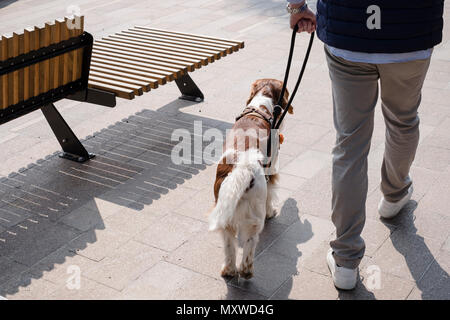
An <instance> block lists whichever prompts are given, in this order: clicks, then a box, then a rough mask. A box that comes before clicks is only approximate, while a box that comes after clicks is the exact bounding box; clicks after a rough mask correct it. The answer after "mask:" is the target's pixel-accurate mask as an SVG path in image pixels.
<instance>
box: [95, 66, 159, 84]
mask: <svg viewBox="0 0 450 320" xmlns="http://www.w3.org/2000/svg"><path fill="white" fill-rule="evenodd" d="M91 65H92V66H94V67H100V68H104V69H110V70H114V71H120V72H127V73H130V74H135V75H138V76H143V77H149V78H152V79H155V80H156V81H158V84H161V85H163V84H166V83H167V80H166V78H165V77H162V76H160V75H156V74H152V73H150V72H146V71H142V70H139V69H135V68H128V67H127V65H125V66H124V64H122V65H117V64H112V63H109V62H107V61H106V63H105V62H104V61H100V62H96V61H92V62H91Z"/></svg>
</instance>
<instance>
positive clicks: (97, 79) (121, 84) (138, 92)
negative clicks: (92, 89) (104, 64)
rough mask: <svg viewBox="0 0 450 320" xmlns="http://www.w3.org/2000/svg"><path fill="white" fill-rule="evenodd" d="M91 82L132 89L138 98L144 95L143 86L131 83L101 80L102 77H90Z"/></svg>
mask: <svg viewBox="0 0 450 320" xmlns="http://www.w3.org/2000/svg"><path fill="white" fill-rule="evenodd" d="M89 80H90V81H94V82H98V83H104V84H107V85H112V86H116V87H120V88H124V89H131V90H133V92H134V94H135V95H137V96H141V95H142V94H143V89H142V86H139V85H136V84H130V83H126V82H122V81H117V80H111V79H107V78H100V77H96V76H90V77H89Z"/></svg>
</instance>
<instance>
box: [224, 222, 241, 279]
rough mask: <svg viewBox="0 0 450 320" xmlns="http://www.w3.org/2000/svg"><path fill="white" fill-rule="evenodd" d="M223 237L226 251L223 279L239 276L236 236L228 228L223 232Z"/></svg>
mask: <svg viewBox="0 0 450 320" xmlns="http://www.w3.org/2000/svg"><path fill="white" fill-rule="evenodd" d="M222 236H223V242H224V249H225V262H224V264H223V268H222V272H221V275H222V277H234V276H235V275H237V269H236V246H237V243H236V242H237V240H236V235H235V232H233V231H232V230H230V229H228V228H227V229H225V230H222Z"/></svg>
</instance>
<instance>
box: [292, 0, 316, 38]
mask: <svg viewBox="0 0 450 320" xmlns="http://www.w3.org/2000/svg"><path fill="white" fill-rule="evenodd" d="M289 6H290V7H291V8H300V7H302V6H303V3H300V4H290V5H289ZM290 24H291V29H294V27H295V25H298V32H299V33H300V32H304V31H306V32H308V33H311V32H313V31H315V30H316V15H315V14H314V12H312V11H311V10H309V8H308V9H306V10H305V11H303V12H301V13H296V14H291V21H290Z"/></svg>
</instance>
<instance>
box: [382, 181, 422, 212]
mask: <svg viewBox="0 0 450 320" xmlns="http://www.w3.org/2000/svg"><path fill="white" fill-rule="evenodd" d="M413 191H414V189H413V186H412V185H411V187H409V189H408V193H407V194H406V195H405V196H404V197H403V198H402V199H401V200H400V201H397V202H389V201H387V200H386V199H385V198H384V197H382V198H381V200H380V203H379V204H378V213H379V214H380V216H382V217H383V218H385V219H392V218H393V217H395V216H396V215H397V214H398V213H399V212H400V210H402V208H403V207H404V206H405V205H406V204H407V203H408V201H409V200H411V196H412V194H413Z"/></svg>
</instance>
